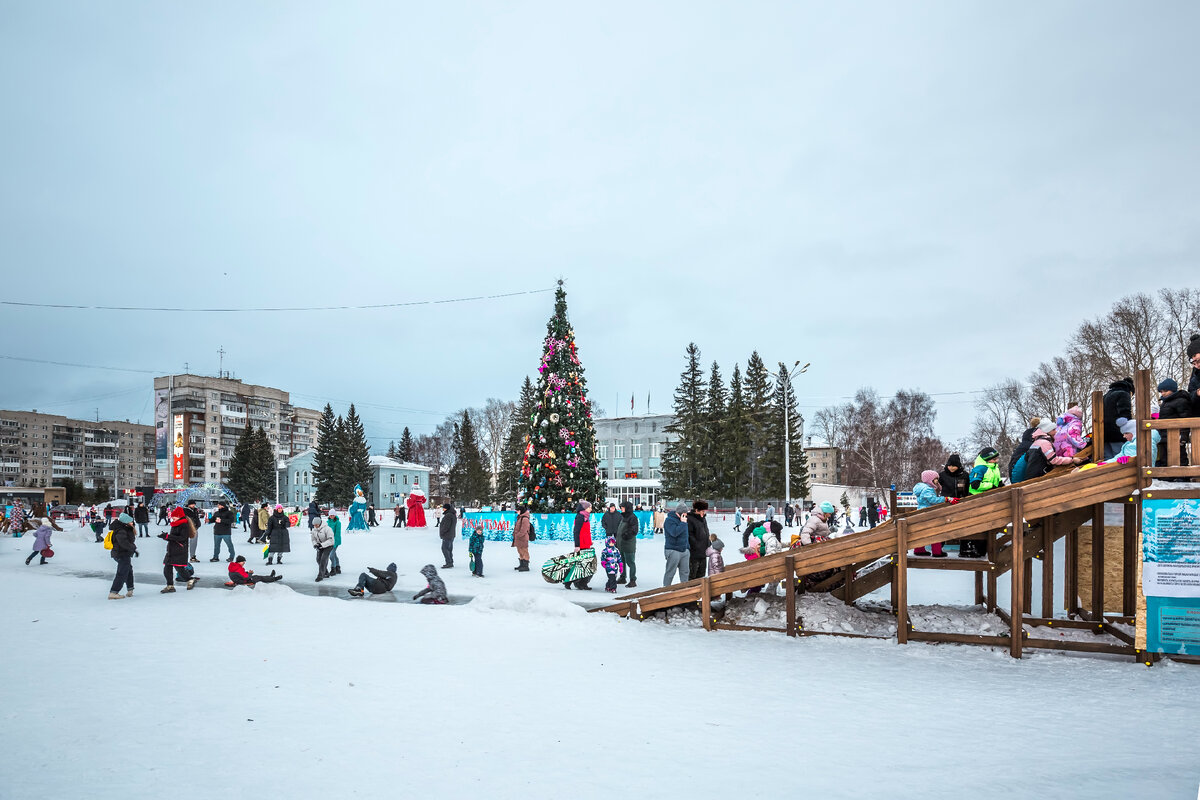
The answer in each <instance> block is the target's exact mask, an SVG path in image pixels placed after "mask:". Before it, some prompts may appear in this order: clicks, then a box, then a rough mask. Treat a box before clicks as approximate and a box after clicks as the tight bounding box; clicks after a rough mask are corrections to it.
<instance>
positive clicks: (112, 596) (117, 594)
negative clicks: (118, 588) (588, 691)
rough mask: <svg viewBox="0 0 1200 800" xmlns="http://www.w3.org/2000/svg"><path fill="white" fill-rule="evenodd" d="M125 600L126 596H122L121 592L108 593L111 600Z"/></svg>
mask: <svg viewBox="0 0 1200 800" xmlns="http://www.w3.org/2000/svg"><path fill="white" fill-rule="evenodd" d="M124 598H125V595H123V594H121V593H120V592H109V593H108V599H109V600H122V599H124Z"/></svg>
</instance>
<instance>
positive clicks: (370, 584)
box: [346, 562, 396, 597]
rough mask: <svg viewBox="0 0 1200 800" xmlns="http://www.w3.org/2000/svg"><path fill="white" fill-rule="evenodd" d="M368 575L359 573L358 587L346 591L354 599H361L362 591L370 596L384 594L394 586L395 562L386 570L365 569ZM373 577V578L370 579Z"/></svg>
mask: <svg viewBox="0 0 1200 800" xmlns="http://www.w3.org/2000/svg"><path fill="white" fill-rule="evenodd" d="M367 569H368V570H369V571H370V573H371V574H370V575H368V574H367V573H366V572H362V573H359V576H358V585H356V586H355V587H354V588H352V589H347V590H346V591H348V592H350V594H351V595H353V596H354V597H362V596H363V594H364V590H365V591H367V592H370V593H371V594H386V593H387V592H390V591H391V590H392V589H394V588H395V586H396V564H395V562H393V563H391V564H388V566H387V570H378V569H375V568H374V567H367ZM372 576H374V577H372Z"/></svg>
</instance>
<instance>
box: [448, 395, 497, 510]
mask: <svg viewBox="0 0 1200 800" xmlns="http://www.w3.org/2000/svg"><path fill="white" fill-rule="evenodd" d="M453 450H454V463H453V464H452V465H451V467H450V475H449V478H450V496H451V497H452V498H453V499H454V500H455V502H458V503H463V504H465V505H469V506H478V505H483V504H484V502H486V501H488V500H490V499H491V496H492V491H491V490H492V481H491V474H490V473H489V472H488V470H487V468H486V467H485V466H484V461H485V460H486V459H485V457H484V454H483V451H482V450H480V448H479V438H478V436H476V434H475V424H474V423H473V422H471V415H470V413H468V412H467V411H466V410H464V411H463V412H462V417H461V418H460V419H459V420H458V421H457V422H455V423H454V440H453Z"/></svg>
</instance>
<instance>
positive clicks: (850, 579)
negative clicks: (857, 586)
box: [842, 564, 854, 606]
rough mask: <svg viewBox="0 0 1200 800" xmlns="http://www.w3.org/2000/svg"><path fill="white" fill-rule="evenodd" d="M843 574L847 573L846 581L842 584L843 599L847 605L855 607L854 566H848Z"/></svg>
mask: <svg viewBox="0 0 1200 800" xmlns="http://www.w3.org/2000/svg"><path fill="white" fill-rule="evenodd" d="M843 572H845V579H844V582H843V583H842V599H843V600H845V602H846V605H848V606H849V605H854V596H853V594H852V592H853V589H854V565H853V564H847V565H846V567H845V569H844V570H843Z"/></svg>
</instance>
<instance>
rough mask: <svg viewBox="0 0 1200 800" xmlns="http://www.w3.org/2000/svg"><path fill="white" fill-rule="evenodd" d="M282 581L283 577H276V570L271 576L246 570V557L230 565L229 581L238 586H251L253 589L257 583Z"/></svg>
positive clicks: (241, 557) (240, 557)
mask: <svg viewBox="0 0 1200 800" xmlns="http://www.w3.org/2000/svg"><path fill="white" fill-rule="evenodd" d="M281 580H283V576H282V575H276V574H275V570H271V574H270V575H255V574H254V570H249V569H246V557H245V556H238V557H237V558H236V559H235V560H234V561H233V563H231V564H230V565H229V581H230V583H233V584H235V585H237V586H249V587H250V588H251V589H253V588H254V584H256V583H274V582H275V581H281Z"/></svg>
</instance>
